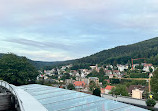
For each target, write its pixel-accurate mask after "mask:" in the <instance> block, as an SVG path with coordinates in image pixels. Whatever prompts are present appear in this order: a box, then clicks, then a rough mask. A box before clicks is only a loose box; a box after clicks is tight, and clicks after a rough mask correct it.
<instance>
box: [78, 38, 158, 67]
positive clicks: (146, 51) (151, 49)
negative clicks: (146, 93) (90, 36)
mask: <svg viewBox="0 0 158 111" xmlns="http://www.w3.org/2000/svg"><path fill="white" fill-rule="evenodd" d="M131 58H147V59H146V61H147V62H151V63H153V64H155V65H158V37H156V38H153V39H149V40H145V41H142V42H139V43H135V44H131V45H125V46H118V47H115V48H112V49H108V50H103V51H101V52H99V53H96V54H93V55H91V56H88V57H84V58H81V59H77V60H76V61H75V63H80V64H83V63H84V64H85V63H86V64H113V63H118V64H126V63H127V62H129V61H130V60H131Z"/></svg>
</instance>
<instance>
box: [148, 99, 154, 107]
mask: <svg viewBox="0 0 158 111" xmlns="http://www.w3.org/2000/svg"><path fill="white" fill-rule="evenodd" d="M146 105H147V106H150V107H154V106H155V105H156V101H155V100H154V99H147V100H146Z"/></svg>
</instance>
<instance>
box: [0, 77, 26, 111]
mask: <svg viewBox="0 0 158 111" xmlns="http://www.w3.org/2000/svg"><path fill="white" fill-rule="evenodd" d="M0 86H3V87H5V88H6V89H7V90H9V91H10V92H11V93H12V94H13V95H14V96H15V98H16V99H17V100H18V104H19V108H20V111H25V109H24V107H23V103H22V101H21V100H20V98H19V96H18V94H17V92H16V90H15V89H14V87H12V86H14V85H11V84H9V83H7V82H6V81H3V80H0ZM15 87H16V86H15Z"/></svg>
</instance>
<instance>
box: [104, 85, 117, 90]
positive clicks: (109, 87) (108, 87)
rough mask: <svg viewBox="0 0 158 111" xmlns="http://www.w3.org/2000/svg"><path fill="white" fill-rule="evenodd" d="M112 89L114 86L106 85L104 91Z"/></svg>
mask: <svg viewBox="0 0 158 111" xmlns="http://www.w3.org/2000/svg"><path fill="white" fill-rule="evenodd" d="M113 87H115V86H109V85H107V86H106V88H105V89H107V90H111V89H112V88H113Z"/></svg>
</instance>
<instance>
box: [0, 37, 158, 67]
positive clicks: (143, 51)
mask: <svg viewBox="0 0 158 111" xmlns="http://www.w3.org/2000/svg"><path fill="white" fill-rule="evenodd" d="M1 56H3V54H2V53H0V57H1ZM131 58H146V61H147V62H150V63H152V64H154V65H158V37H156V38H153V39H149V40H145V41H142V42H138V43H135V44H131V45H124V46H118V47H115V48H112V49H108V50H103V51H101V52H98V53H96V54H93V55H90V56H87V57H83V58H80V59H76V60H69V61H60V62H42V61H33V60H30V62H31V63H32V64H33V65H34V66H35V67H36V68H38V69H40V68H43V67H45V68H47V69H49V68H52V67H54V66H60V65H64V64H75V65H76V67H78V68H84V67H88V66H89V65H95V64H100V65H102V64H126V63H128V62H130V60H131Z"/></svg>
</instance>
